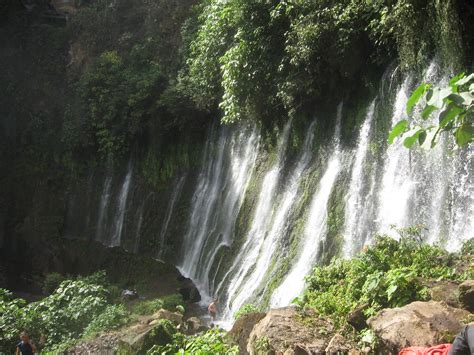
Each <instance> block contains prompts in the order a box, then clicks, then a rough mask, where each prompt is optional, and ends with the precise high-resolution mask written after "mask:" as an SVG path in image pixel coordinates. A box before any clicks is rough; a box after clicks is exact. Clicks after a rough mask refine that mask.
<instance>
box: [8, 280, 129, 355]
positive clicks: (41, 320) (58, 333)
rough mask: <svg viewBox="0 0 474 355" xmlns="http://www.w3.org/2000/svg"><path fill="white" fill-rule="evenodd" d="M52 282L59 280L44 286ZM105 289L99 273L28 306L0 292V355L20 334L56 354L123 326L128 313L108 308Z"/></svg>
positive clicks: (117, 307) (63, 284)
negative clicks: (84, 340)
mask: <svg viewBox="0 0 474 355" xmlns="http://www.w3.org/2000/svg"><path fill="white" fill-rule="evenodd" d="M53 278H54V280H57V279H58V277H57V275H54V277H50V278H49V279H48V280H49V281H48V283H47V285H52V283H51V280H52V279H53ZM91 281H92V282H98V284H95V283H92V282H91ZM101 283H102V284H101ZM104 285H106V286H104ZM108 286H110V284H109V283H108V281H107V280H106V277H105V273H103V272H98V273H96V274H93V275H90V276H88V277H84V278H82V279H77V280H65V281H63V282H61V283H60V284H59V286H58V287H56V288H55V290H54V292H52V293H51V294H50V295H49V296H47V297H45V298H44V299H42V300H40V301H37V302H33V303H30V304H27V303H26V301H25V300H23V299H19V298H13V295H12V294H11V293H10V292H9V291H7V290H3V289H0V353H1V352H3V353H11V352H12V351H13V349H14V347H15V344H16V343H17V342H18V339H19V334H20V332H21V331H23V330H26V331H28V333H30V335H31V337H32V339H33V340H34V341H35V344H36V345H37V347H38V348H40V349H43V350H45V351H59V350H60V349H59V348H58V347H60V348H61V349H62V348H64V350H65V349H66V348H68V347H70V346H71V345H73V344H74V343H75V342H76V341H77V340H79V339H80V338H81V337H84V336H87V337H92V336H93V335H94V334H96V333H98V332H101V331H105V330H108V329H114V328H117V327H119V326H120V325H122V324H124V322H126V321H127V320H128V312H127V310H126V309H125V308H124V307H123V306H122V305H111V304H110V299H111V297H110V296H111V295H110V292H109V290H108ZM58 349H59V350H58Z"/></svg>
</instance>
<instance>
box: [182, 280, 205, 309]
mask: <svg viewBox="0 0 474 355" xmlns="http://www.w3.org/2000/svg"><path fill="white" fill-rule="evenodd" d="M180 282H182V283H183V286H181V287H180V288H179V289H178V292H179V293H180V294H181V296H183V300H184V301H186V302H191V303H195V302H199V301H200V300H201V294H200V293H199V290H198V289H197V287H196V285H194V283H193V282H192V280H191V279H188V278H182V279H181V280H180Z"/></svg>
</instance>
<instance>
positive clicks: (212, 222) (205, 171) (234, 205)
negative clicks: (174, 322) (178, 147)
mask: <svg viewBox="0 0 474 355" xmlns="http://www.w3.org/2000/svg"><path fill="white" fill-rule="evenodd" d="M216 135H218V138H217V141H214V139H215V136H216ZM258 141H259V136H258V134H257V132H256V130H255V129H249V128H246V129H241V130H240V131H239V130H237V129H234V128H230V127H221V129H219V130H216V129H214V130H213V131H212V133H211V136H210V139H209V140H208V143H207V145H206V148H205V151H204V156H203V164H202V170H201V172H200V174H199V178H198V184H197V188H196V191H195V193H194V196H193V199H192V207H191V214H190V218H189V223H188V229H187V232H186V235H185V237H184V241H185V243H184V245H183V258H182V262H181V265H180V266H179V269H180V270H181V272H182V273H183V274H184V275H186V276H188V277H191V278H193V280H194V281H195V283H196V284H197V285H198V287H199V288H200V291H201V294H202V296H203V297H204V298H206V296H207V297H209V295H210V294H211V293H212V290H211V289H210V285H209V277H210V275H209V273H210V270H211V268H212V265H213V264H214V261H215V258H216V255H217V252H218V250H219V249H220V248H221V247H222V246H229V245H230V244H231V242H232V238H233V232H234V227H235V222H236V219H237V215H238V211H239V210H240V204H241V202H242V201H243V197H244V194H245V191H246V188H247V184H248V182H249V181H250V177H251V175H252V172H253V168H254V165H255V161H256V158H257V153H258V147H259V143H258Z"/></svg>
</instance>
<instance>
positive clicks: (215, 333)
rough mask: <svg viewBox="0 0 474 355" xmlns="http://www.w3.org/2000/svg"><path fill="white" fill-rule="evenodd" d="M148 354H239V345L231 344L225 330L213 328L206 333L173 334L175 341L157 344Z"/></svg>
mask: <svg viewBox="0 0 474 355" xmlns="http://www.w3.org/2000/svg"><path fill="white" fill-rule="evenodd" d="M147 354H148V355H158V354H160V355H161V354H189V355H191V354H193V355H194V354H196V355H205V354H216V355H218V354H219V355H221V354H222V355H224V354H225V355H233V354H235V355H236V354H238V347H237V346H231V345H230V343H229V340H228V339H227V335H226V333H225V332H224V331H223V330H220V329H211V330H209V331H207V332H205V333H202V334H199V335H195V336H186V335H183V334H181V333H177V334H174V335H173V341H172V342H171V343H170V344H167V345H165V346H159V345H155V346H153V347H152V348H151V349H150V350H148V352H147Z"/></svg>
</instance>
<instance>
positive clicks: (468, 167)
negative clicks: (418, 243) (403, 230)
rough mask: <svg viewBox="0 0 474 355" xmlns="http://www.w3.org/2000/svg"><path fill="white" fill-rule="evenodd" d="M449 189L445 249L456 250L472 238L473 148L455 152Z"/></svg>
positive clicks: (473, 217) (473, 232)
mask: <svg viewBox="0 0 474 355" xmlns="http://www.w3.org/2000/svg"><path fill="white" fill-rule="evenodd" d="M453 165H454V166H453V171H454V174H453V176H454V177H453V178H452V179H453V180H452V184H451V188H450V201H451V204H452V207H451V213H450V215H449V220H448V225H449V226H450V228H449V232H448V238H447V243H446V248H447V249H448V250H450V251H454V250H458V249H459V248H460V247H461V244H462V242H463V241H465V240H468V239H469V238H473V237H474V147H473V146H472V145H471V146H470V147H469V148H467V149H466V150H465V151H464V152H462V151H457V152H456V156H455V158H454V161H453Z"/></svg>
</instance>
